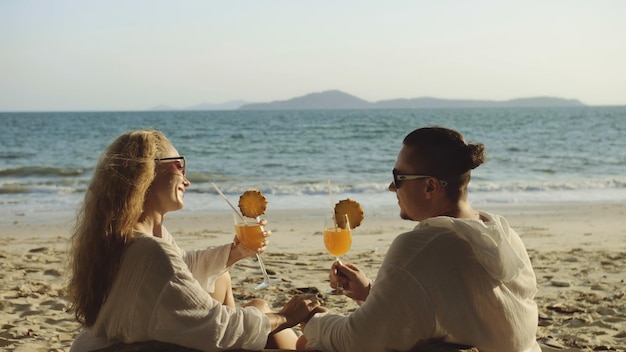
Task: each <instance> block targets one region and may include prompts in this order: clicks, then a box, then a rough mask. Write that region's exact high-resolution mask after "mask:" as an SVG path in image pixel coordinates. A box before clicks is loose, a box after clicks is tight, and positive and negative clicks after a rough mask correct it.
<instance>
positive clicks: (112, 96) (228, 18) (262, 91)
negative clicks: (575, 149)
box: [0, 0, 626, 111]
mask: <svg viewBox="0 0 626 352" xmlns="http://www.w3.org/2000/svg"><path fill="white" fill-rule="evenodd" d="M624 18H626V1H623V0H587V1H579V0H551V1H543V0H525V1H501V0H490V1H487V0H473V1H466V0H458V1H453V0H437V1H434V0H425V1H422V0H412V1H411V0H406V1H395V0H385V1H368V0H362V1H356V0H343V1H334V0H316V1H305V0H302V1H300V0H284V1H282V0H281V1H279V0H248V1H246V0H224V1H213V0H205V1H203V0H186V1H161V0H107V1H83V0H76V1H69V0H54V1H50V0H32V1H31V0H0V111H119V110H149V109H151V108H152V107H154V106H158V105H167V106H171V107H174V108H186V107H189V106H193V105H197V104H202V103H224V102H228V101H232V100H245V101H247V102H269V101H276V100H286V99H290V98H293V97H297V96H302V95H305V94H309V93H313V92H321V91H325V90H331V89H333V90H334V89H338V90H341V91H343V92H345V93H348V94H352V95H354V96H357V97H359V98H361V99H365V100H367V101H370V102H375V101H380V100H387V99H395V98H416V97H426V96H428V97H436V98H443V99H487V100H507V99H514V98H523V97H534V96H552V97H561V98H567V99H579V100H580V101H581V102H583V103H585V104H588V105H626V21H625V20H624Z"/></svg>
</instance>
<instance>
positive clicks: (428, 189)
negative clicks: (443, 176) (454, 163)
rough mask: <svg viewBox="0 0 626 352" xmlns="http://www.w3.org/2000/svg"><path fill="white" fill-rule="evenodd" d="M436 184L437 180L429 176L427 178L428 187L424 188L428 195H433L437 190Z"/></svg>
mask: <svg viewBox="0 0 626 352" xmlns="http://www.w3.org/2000/svg"><path fill="white" fill-rule="evenodd" d="M435 188H436V186H435V180H434V179H432V178H429V179H427V180H426V188H425V189H424V191H425V192H426V194H427V196H428V197H430V196H431V195H432V192H433V191H434V190H435Z"/></svg>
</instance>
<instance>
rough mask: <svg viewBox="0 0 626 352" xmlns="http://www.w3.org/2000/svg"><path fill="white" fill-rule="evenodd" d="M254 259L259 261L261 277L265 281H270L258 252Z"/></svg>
mask: <svg viewBox="0 0 626 352" xmlns="http://www.w3.org/2000/svg"><path fill="white" fill-rule="evenodd" d="M256 259H257V260H258V261H259V266H260V267H261V272H262V273H263V279H264V280H265V281H270V277H269V276H268V275H267V271H266V270H265V264H263V260H262V259H261V255H260V254H259V253H257V254H256Z"/></svg>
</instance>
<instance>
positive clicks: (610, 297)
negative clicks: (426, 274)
mask: <svg viewBox="0 0 626 352" xmlns="http://www.w3.org/2000/svg"><path fill="white" fill-rule="evenodd" d="M475 208H476V209H477V210H482V211H486V212H490V213H495V214H500V215H503V216H505V217H506V218H507V219H508V221H509V223H510V225H511V227H513V228H514V229H515V230H516V231H517V232H518V233H519V234H520V237H521V238H522V240H523V241H524V243H525V245H526V247H527V249H528V252H529V255H530V257H531V260H532V262H533V266H534V268H535V272H536V275H537V283H538V288H539V292H538V294H537V296H536V301H537V305H538V306H539V311H540V313H539V330H538V335H537V338H538V339H539V341H540V342H541V343H542V344H543V346H542V347H543V348H544V351H554V350H567V349H565V348H566V347H567V348H572V349H570V351H592V350H593V349H594V348H596V349H597V348H604V347H608V348H613V350H623V349H626V328H624V326H626V308H625V307H626V288H625V285H624V281H625V280H626V274H625V273H626V226H624V225H623V219H626V216H625V215H626V204H622V203H618V202H603V203H598V202H588V203H584V202H580V203H555V204H505V205H500V204H496V205H494V204H481V205H479V206H476V207H475ZM324 214H325V210H323V209H319V210H311V209H307V210H302V209H289V210H278V211H271V212H268V214H266V217H267V219H268V221H269V224H268V228H269V229H270V230H271V231H272V236H271V237H270V244H269V246H268V249H267V251H266V252H265V253H264V254H263V258H264V261H265V262H266V265H267V267H268V269H269V270H270V271H271V272H274V273H275V275H277V276H279V277H281V278H282V279H283V282H281V283H280V284H278V285H276V286H274V287H271V288H270V289H267V290H263V291H254V289H253V287H254V286H255V284H256V283H257V282H258V279H259V278H260V273H259V270H258V266H257V263H256V261H254V260H252V259H245V260H242V261H240V262H239V263H237V264H236V265H235V266H234V267H233V269H232V270H231V275H232V277H233V291H234V293H235V298H236V299H237V301H238V302H240V303H241V302H245V301H247V300H249V299H250V298H253V297H259V298H264V299H266V300H267V301H268V302H269V303H270V304H271V305H272V306H273V307H275V308H278V307H280V306H282V304H284V302H285V301H286V300H287V299H288V298H289V297H290V296H292V295H293V294H295V293H298V292H301V291H302V290H311V291H313V292H324V291H325V290H326V289H327V287H328V268H329V267H330V264H331V263H332V260H333V258H332V256H330V255H329V254H328V253H327V252H326V251H325V249H324V247H323V240H322V231H321V229H322V227H323V218H324ZM73 220H74V214H73V213H69V212H54V213H28V214H20V215H13V216H9V217H5V218H3V219H1V220H0V241H1V242H2V244H3V246H2V249H1V250H0V258H1V259H2V264H1V265H2V274H1V276H0V277H1V278H2V279H3V281H4V282H5V283H6V284H5V285H3V288H2V291H1V292H0V306H1V307H2V316H1V318H2V320H3V326H2V329H0V347H2V348H3V349H5V350H7V351H33V350H45V351H50V350H54V351H69V346H70V345H71V341H72V339H73V337H74V336H75V334H76V333H77V329H78V324H77V323H76V322H75V321H74V319H73V316H72V315H71V313H69V312H67V311H66V309H67V300H66V299H65V298H64V297H65V294H66V291H65V287H64V285H65V282H66V279H67V277H66V271H65V270H66V266H65V265H66V262H67V249H68V238H69V231H70V229H71V227H72V225H73ZM232 222H233V220H232V214H231V213H230V212H229V211H223V212H209V211H187V210H183V211H180V212H175V213H171V214H169V215H168V219H167V220H166V226H167V228H168V230H169V231H170V232H171V233H172V235H174V237H175V238H176V241H177V243H178V245H179V246H180V247H181V248H183V249H192V248H201V247H205V246H212V245H220V244H224V243H228V242H230V241H231V240H232V238H233V237H234V231H233V224H232ZM414 225H415V223H414V222H410V221H404V220H401V219H399V217H398V211H397V206H395V204H394V206H393V207H387V206H385V207H379V208H376V209H373V210H371V211H367V210H366V213H365V220H364V222H363V224H362V225H361V226H360V227H358V228H357V229H355V230H354V233H353V245H352V247H351V249H350V251H349V252H348V254H347V255H346V256H345V257H344V258H345V260H346V261H350V262H353V263H355V264H357V265H359V267H361V268H362V269H363V270H364V271H365V272H366V273H367V274H368V276H370V277H371V278H372V279H374V278H375V275H376V273H377V270H378V268H379V266H380V263H381V261H382V258H383V257H384V254H385V252H386V251H387V248H388V247H389V245H390V244H391V241H392V240H393V238H394V237H395V236H397V235H398V234H400V233H402V232H405V231H408V230H410V229H412V228H413V226H414ZM324 300H325V305H326V306H328V307H329V308H330V309H331V311H333V312H336V313H342V314H346V313H348V312H350V311H351V310H354V309H356V308H357V306H356V304H354V302H352V301H351V300H349V299H346V298H344V297H329V296H325V297H324ZM604 349H605V350H607V349H606V348H604ZM608 350H610V349H608Z"/></svg>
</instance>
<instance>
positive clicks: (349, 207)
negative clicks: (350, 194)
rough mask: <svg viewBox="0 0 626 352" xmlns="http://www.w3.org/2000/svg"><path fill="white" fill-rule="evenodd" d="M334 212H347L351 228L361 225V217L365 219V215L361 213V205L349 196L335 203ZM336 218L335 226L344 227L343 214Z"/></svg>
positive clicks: (338, 213)
mask: <svg viewBox="0 0 626 352" xmlns="http://www.w3.org/2000/svg"><path fill="white" fill-rule="evenodd" d="M335 214H336V215H341V214H347V215H348V221H349V222H350V228H351V229H354V228H356V227H357V226H359V225H361V222H362V221H363V219H365V215H364V214H363V208H361V205H360V204H359V203H358V202H357V201H355V200H352V199H350V198H348V199H344V200H340V201H339V203H337V204H335ZM336 219H337V226H339V227H341V228H342V229H345V228H346V221H345V220H344V219H345V218H344V217H343V216H337V217H336Z"/></svg>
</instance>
